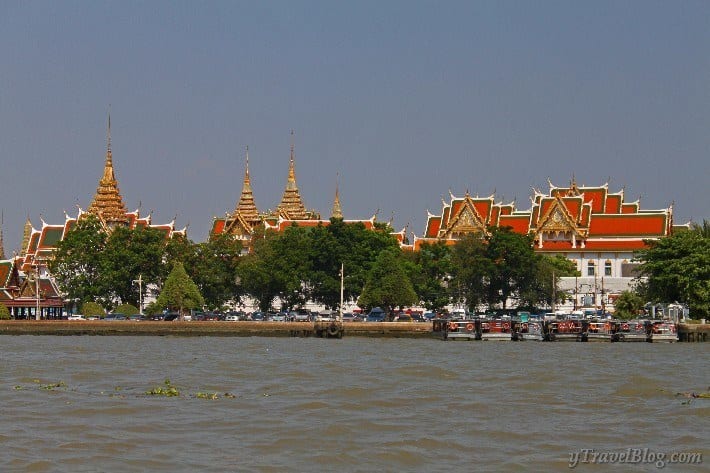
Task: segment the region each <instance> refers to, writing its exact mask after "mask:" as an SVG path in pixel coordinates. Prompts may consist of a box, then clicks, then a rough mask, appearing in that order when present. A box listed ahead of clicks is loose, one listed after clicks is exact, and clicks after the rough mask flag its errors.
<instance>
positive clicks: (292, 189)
mask: <svg viewBox="0 0 710 473" xmlns="http://www.w3.org/2000/svg"><path fill="white" fill-rule="evenodd" d="M293 135H294V133H293V130H291V157H290V159H289V165H288V181H287V182H286V189H285V190H284V194H283V197H282V198H281V203H279V205H278V207H277V209H278V212H279V213H280V214H281V215H283V216H284V217H286V218H288V219H290V220H306V219H308V214H307V212H306V207H305V206H304V205H303V201H302V200H301V194H300V193H299V192H298V186H297V185H296V163H295V153H294V144H293Z"/></svg>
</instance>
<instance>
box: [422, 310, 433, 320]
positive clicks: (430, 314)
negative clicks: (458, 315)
mask: <svg viewBox="0 0 710 473" xmlns="http://www.w3.org/2000/svg"><path fill="white" fill-rule="evenodd" d="M422 317H424V320H428V321H432V320H434V319H435V318H436V312H424V315H423V316H422Z"/></svg>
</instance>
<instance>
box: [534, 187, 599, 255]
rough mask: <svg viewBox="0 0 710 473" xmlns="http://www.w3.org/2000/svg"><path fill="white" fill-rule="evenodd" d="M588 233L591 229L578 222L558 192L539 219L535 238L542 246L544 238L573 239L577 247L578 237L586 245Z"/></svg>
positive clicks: (573, 245)
mask: <svg viewBox="0 0 710 473" xmlns="http://www.w3.org/2000/svg"><path fill="white" fill-rule="evenodd" d="M588 233H589V229H588V228H585V227H582V226H580V225H578V224H577V222H576V221H575V218H574V216H573V215H572V213H571V212H570V211H569V209H568V208H567V206H566V205H565V201H564V200H563V199H562V197H561V196H560V195H559V194H558V195H556V196H555V197H554V200H552V202H551V203H550V205H549V207H548V208H547V211H546V212H545V213H544V214H543V215H542V217H541V218H540V220H539V221H538V224H537V226H536V229H535V239H536V240H537V242H538V246H539V247H540V248H542V246H543V240H545V241H550V240H552V241H571V243H572V247H573V248H575V247H576V246H577V239H578V238H579V239H581V240H582V247H584V239H585V238H586V237H587V235H588Z"/></svg>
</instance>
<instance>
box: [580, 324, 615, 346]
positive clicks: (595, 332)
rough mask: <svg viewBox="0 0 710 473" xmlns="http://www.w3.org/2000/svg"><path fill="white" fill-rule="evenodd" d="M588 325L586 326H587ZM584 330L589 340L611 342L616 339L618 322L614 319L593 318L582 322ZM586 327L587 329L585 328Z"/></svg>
mask: <svg viewBox="0 0 710 473" xmlns="http://www.w3.org/2000/svg"><path fill="white" fill-rule="evenodd" d="M585 326H586V327H585ZM582 327H583V328H582V332H583V334H586V341H588V342H611V341H617V340H614V335H613V334H614V333H615V332H616V327H617V324H616V323H615V322H614V321H612V320H602V319H592V320H589V321H586V320H585V321H583V322H582ZM585 328H586V330H585Z"/></svg>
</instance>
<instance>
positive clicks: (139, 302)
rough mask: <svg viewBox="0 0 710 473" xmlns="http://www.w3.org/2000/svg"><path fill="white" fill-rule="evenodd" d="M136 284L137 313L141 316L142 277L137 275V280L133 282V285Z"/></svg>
mask: <svg viewBox="0 0 710 473" xmlns="http://www.w3.org/2000/svg"><path fill="white" fill-rule="evenodd" d="M136 283H138V313H139V314H140V315H143V275H142V274H139V275H138V279H134V280H133V284H136Z"/></svg>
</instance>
